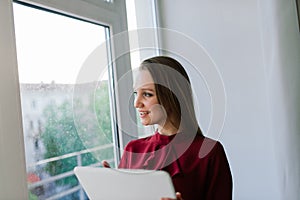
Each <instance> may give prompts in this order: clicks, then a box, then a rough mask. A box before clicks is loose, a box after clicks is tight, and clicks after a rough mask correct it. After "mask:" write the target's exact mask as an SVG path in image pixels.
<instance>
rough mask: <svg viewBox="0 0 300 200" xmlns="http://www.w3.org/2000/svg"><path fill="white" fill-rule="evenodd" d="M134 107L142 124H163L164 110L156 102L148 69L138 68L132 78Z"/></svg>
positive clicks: (164, 118)
mask: <svg viewBox="0 0 300 200" xmlns="http://www.w3.org/2000/svg"><path fill="white" fill-rule="evenodd" d="M134 93H135V100H134V107H135V108H136V109H137V112H138V113H139V116H140V119H141V123H142V124H143V125H144V126H147V125H153V124H158V125H159V126H164V123H165V121H166V116H167V115H166V112H165V110H164V109H163V107H162V106H161V105H160V104H159V103H158V99H157V95H156V91H155V85H154V81H153V79H152V76H151V74H150V73H149V71H148V70H138V71H137V72H136V74H135V80H134Z"/></svg>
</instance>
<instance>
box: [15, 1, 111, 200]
mask: <svg viewBox="0 0 300 200" xmlns="http://www.w3.org/2000/svg"><path fill="white" fill-rule="evenodd" d="M14 17H15V32H16V45H17V55H18V69H19V79H20V88H21V105H22V114H23V124H27V123H28V122H27V121H28V120H29V121H30V129H26V128H25V127H24V129H23V133H24V143H25V158H26V169H27V181H28V188H29V197H30V198H31V199H34V198H38V199H47V198H51V199H59V198H71V199H85V195H84V194H83V191H82V189H81V188H80V186H79V185H78V181H77V179H76V177H75V176H74V174H73V169H74V167H75V166H80V165H94V166H97V165H99V164H100V161H101V160H104V159H105V160H108V161H110V162H111V165H112V166H114V161H115V158H114V150H113V140H112V135H113V133H112V130H113V129H112V127H111V125H112V122H111V117H110V116H111V110H110V107H111V106H110V99H109V91H108V89H109V86H108V85H109V83H108V75H107V73H106V74H104V75H103V76H102V77H100V80H90V81H89V82H86V83H77V82H76V77H77V75H78V74H79V73H80V69H81V67H82V65H83V63H84V62H85V59H87V58H88V56H89V54H91V53H92V52H93V50H94V49H96V48H97V47H98V46H100V45H102V44H103V43H104V44H105V40H106V39H107V38H106V37H107V36H106V33H107V32H108V30H107V29H109V28H108V27H106V26H102V25H98V24H97V25H96V24H93V23H89V22H86V21H82V20H78V19H74V18H71V17H66V16H62V15H58V14H54V13H51V12H48V11H45V10H39V9H35V8H32V7H29V6H24V5H20V4H17V3H15V4H14ZM106 52H107V51H106ZM106 52H103V53H104V54H105V55H97V57H99V58H102V57H107V54H106ZM76 87H77V88H76ZM91 87H92V88H93V89H92V90H89V88H91ZM75 88H76V89H77V90H78V88H80V91H79V93H80V95H76V96H75V95H74V90H76V89H75ZM86 91H91V92H90V93H86ZM81 97H84V98H81ZM33 98H34V99H35V100H32V99H33ZM53 99H54V100H55V101H53ZM27 102H31V106H30V107H27V105H28V103H27ZM29 104H30V103H29ZM37 104H39V105H40V107H39V108H37V107H36V105H37ZM93 105H94V106H93ZM36 109H38V110H36ZM74 110H80V111H74ZM33 111H34V112H33ZM74 113H75V114H74ZM93 114H96V115H97V118H95V119H98V120H97V121H90V120H89V119H88V118H89V116H90V115H93ZM75 118H76V119H75ZM87 120H89V121H87ZM34 124H36V125H37V126H34ZM95 138H96V139H95Z"/></svg>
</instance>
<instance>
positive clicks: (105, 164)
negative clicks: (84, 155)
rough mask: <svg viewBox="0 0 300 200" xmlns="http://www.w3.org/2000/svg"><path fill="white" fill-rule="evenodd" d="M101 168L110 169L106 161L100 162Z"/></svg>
mask: <svg viewBox="0 0 300 200" xmlns="http://www.w3.org/2000/svg"><path fill="white" fill-rule="evenodd" d="M102 166H103V167H105V168H110V165H109V163H108V162H107V161H106V160H103V161H102Z"/></svg>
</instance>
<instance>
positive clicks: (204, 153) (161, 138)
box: [119, 132, 232, 200]
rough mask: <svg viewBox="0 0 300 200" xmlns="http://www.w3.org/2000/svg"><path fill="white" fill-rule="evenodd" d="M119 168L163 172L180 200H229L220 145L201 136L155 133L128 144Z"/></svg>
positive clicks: (228, 179)
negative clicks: (181, 199)
mask: <svg viewBox="0 0 300 200" xmlns="http://www.w3.org/2000/svg"><path fill="white" fill-rule="evenodd" d="M204 141H205V142H204ZM119 168H127V169H154V170H164V171H167V172H168V173H169V174H170V176H171V177H172V181H173V184H174V187H175V191H176V192H180V193H181V194H182V197H183V199H184V200H231V199H232V176H231V172H230V167H229V164H228V161H227V158H226V154H225V152H224V149H223V146H222V144H221V143H220V142H217V141H214V140H211V139H209V138H206V137H203V136H201V135H196V136H195V138H191V137H188V136H187V135H184V134H183V133H178V134H175V135H172V136H165V135H161V134H159V133H158V132H156V133H155V134H154V135H152V136H150V137H146V138H142V139H138V140H134V141H131V142H129V143H128V145H127V146H126V147H125V150H124V153H123V156H122V159H121V162H120V164H119Z"/></svg>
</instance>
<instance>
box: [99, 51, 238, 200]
mask: <svg viewBox="0 0 300 200" xmlns="http://www.w3.org/2000/svg"><path fill="white" fill-rule="evenodd" d="M134 93H135V102H134V106H135V108H136V109H137V111H138V113H139V117H140V120H141V123H142V124H143V125H145V126H148V125H156V126H157V130H156V131H155V133H154V134H153V135H152V136H149V137H146V138H142V139H137V140H134V141H131V142H129V143H128V144H127V146H126V147H125V150H124V154H123V156H122V159H121V162H120V164H119V168H128V169H155V170H164V171H167V172H168V173H169V174H170V176H171V178H172V181H173V184H174V187H175V190H176V191H177V193H176V196H177V200H182V199H184V200H198V199H199V200H200V199H201V200H220V199H222V200H229V199H232V176H231V172H230V167H229V164H228V161H227V158H226V154H225V151H224V149H223V146H222V145H221V143H219V142H217V141H214V140H212V139H209V138H207V137H205V136H204V135H203V134H202V132H201V129H200V128H199V125H198V123H197V119H196V115H195V111H194V106H193V96H192V89H191V86H190V80H189V77H188V75H187V73H186V71H185V70H184V68H183V67H182V65H181V64H180V63H179V62H178V61H176V60H175V59H173V58H170V57H165V56H158V57H153V58H150V59H147V60H145V61H143V62H142V63H141V65H140V67H139V69H138V72H137V74H136V76H135V81H134ZM201 151H202V152H201ZM103 165H104V166H105V167H108V166H109V165H108V163H107V162H106V161H104V162H103ZM162 199H169V200H170V198H167V197H165V198H162Z"/></svg>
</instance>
